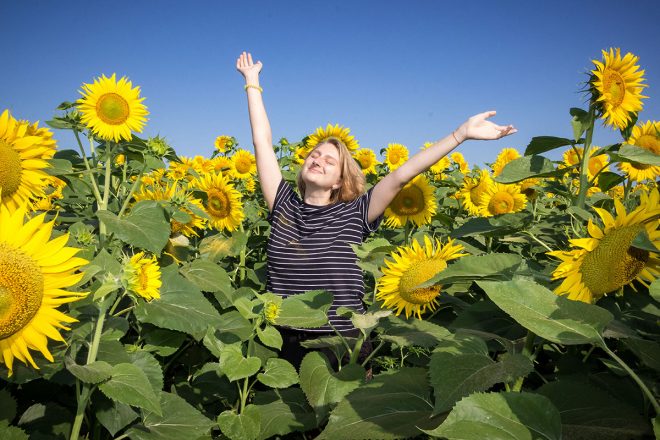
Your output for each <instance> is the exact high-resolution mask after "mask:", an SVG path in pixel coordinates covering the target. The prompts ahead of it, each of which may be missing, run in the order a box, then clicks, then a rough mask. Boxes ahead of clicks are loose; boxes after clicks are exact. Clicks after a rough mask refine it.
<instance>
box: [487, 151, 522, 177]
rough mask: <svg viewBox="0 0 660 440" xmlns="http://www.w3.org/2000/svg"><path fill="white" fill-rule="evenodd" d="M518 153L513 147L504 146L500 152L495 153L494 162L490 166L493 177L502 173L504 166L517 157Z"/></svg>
mask: <svg viewBox="0 0 660 440" xmlns="http://www.w3.org/2000/svg"><path fill="white" fill-rule="evenodd" d="M519 157H520V153H518V150H516V149H515V148H504V149H502V151H500V154H498V155H497V158H496V159H495V162H494V163H493V165H492V166H491V169H492V170H493V177H497V176H499V175H500V174H501V173H502V170H503V169H504V167H505V166H506V165H507V164H508V163H509V162H511V161H512V160H515V159H518V158H519Z"/></svg>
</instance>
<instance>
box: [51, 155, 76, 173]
mask: <svg viewBox="0 0 660 440" xmlns="http://www.w3.org/2000/svg"><path fill="white" fill-rule="evenodd" d="M46 162H48V164H49V165H50V167H49V168H46V169H45V170H44V171H46V172H47V173H48V174H50V175H51V176H62V175H64V174H71V173H73V164H72V163H71V161H70V160H66V159H55V158H53V159H48V160H47V161H46Z"/></svg>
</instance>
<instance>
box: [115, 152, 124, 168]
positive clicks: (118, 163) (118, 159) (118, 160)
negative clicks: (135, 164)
mask: <svg viewBox="0 0 660 440" xmlns="http://www.w3.org/2000/svg"><path fill="white" fill-rule="evenodd" d="M125 163H126V155H124V154H118V155H116V156H115V165H116V166H118V167H121V166H123V165H124V164H125Z"/></svg>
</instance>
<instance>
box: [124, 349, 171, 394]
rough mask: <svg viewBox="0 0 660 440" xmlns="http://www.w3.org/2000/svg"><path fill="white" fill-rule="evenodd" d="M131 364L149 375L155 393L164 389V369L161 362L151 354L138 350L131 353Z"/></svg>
mask: <svg viewBox="0 0 660 440" xmlns="http://www.w3.org/2000/svg"><path fill="white" fill-rule="evenodd" d="M129 356H130V358H131V363H132V364H133V365H135V366H136V367H138V368H139V369H140V370H142V371H143V372H144V374H146V375H147V379H149V383H150V384H151V388H152V389H153V390H154V391H160V390H162V389H163V369H162V367H161V366H160V362H158V360H157V359H156V358H155V357H154V356H153V355H152V354H151V353H149V352H147V351H145V350H138V351H134V352H131V353H129Z"/></svg>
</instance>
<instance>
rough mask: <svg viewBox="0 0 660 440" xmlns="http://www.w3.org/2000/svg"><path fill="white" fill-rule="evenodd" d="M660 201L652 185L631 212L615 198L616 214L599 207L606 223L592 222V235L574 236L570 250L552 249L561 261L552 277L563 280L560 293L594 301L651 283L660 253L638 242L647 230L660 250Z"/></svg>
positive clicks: (658, 272)
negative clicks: (637, 239) (620, 290)
mask: <svg viewBox="0 0 660 440" xmlns="http://www.w3.org/2000/svg"><path fill="white" fill-rule="evenodd" d="M659 200H660V196H659V195H658V190H657V189H653V190H652V191H651V192H650V193H647V192H645V191H643V192H642V193H641V195H640V204H639V206H638V207H637V208H636V209H634V210H632V211H631V212H626V209H625V207H624V206H623V204H622V203H621V201H620V200H618V199H614V206H615V209H616V216H613V215H612V214H610V212H609V211H607V210H605V209H603V208H594V210H595V211H596V213H597V214H598V215H599V216H600V219H601V220H602V223H603V226H602V227H600V226H598V225H596V224H595V223H594V222H593V221H591V220H589V223H588V225H587V231H588V233H589V236H588V237H585V238H573V239H571V240H569V243H570V245H571V249H570V250H567V251H564V250H558V251H552V252H548V255H552V256H553V257H556V258H558V259H559V260H560V263H559V265H558V266H557V268H556V269H555V270H554V272H553V273H552V279H553V280H562V282H561V284H560V285H559V286H557V288H556V289H555V293H556V294H557V295H564V296H566V297H568V299H572V300H575V301H582V302H586V303H594V302H596V301H597V300H598V299H600V298H601V297H602V296H603V295H605V294H607V293H610V292H614V291H617V290H619V289H620V288H622V287H623V286H626V285H630V286H633V285H632V283H633V281H638V282H640V283H641V284H643V285H645V286H648V283H651V282H653V281H654V280H655V279H656V278H658V275H660V259H659V258H658V254H657V253H655V252H650V251H648V250H646V249H641V248H638V247H635V246H634V245H633V240H634V239H635V238H636V237H637V236H638V235H639V234H640V233H645V234H646V236H647V237H648V239H649V240H650V241H651V243H653V245H654V246H655V248H656V249H657V248H660V231H659V230H658V226H660V220H658V218H659V217H660V203H659ZM633 288H634V286H633Z"/></svg>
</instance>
